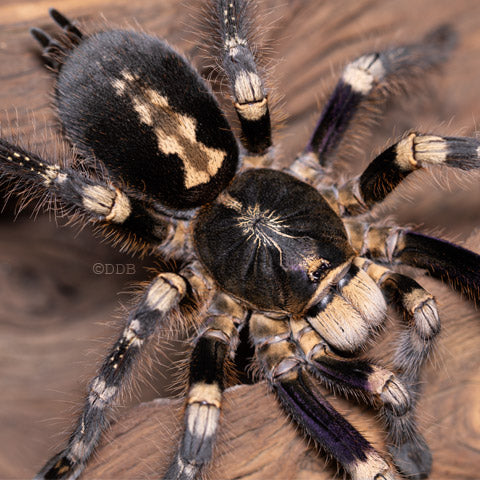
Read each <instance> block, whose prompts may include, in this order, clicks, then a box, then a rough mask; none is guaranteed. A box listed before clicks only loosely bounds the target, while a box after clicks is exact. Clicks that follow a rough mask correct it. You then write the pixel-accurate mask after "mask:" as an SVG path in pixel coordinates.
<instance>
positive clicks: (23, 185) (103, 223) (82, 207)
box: [0, 139, 174, 249]
mask: <svg viewBox="0 0 480 480" xmlns="http://www.w3.org/2000/svg"><path fill="white" fill-rule="evenodd" d="M0 174H1V176H2V177H3V178H5V179H7V180H9V181H10V191H11V192H12V193H13V192H15V191H17V192H18V193H19V195H22V196H27V197H29V196H30V195H31V196H34V197H37V198H39V199H41V198H42V195H43V196H44V197H48V196H49V195H51V196H53V197H54V198H55V199H57V200H60V202H61V203H62V204H63V205H64V207H66V209H67V210H66V211H67V213H68V214H69V215H75V214H77V215H80V217H83V218H85V219H86V220H90V221H93V222H94V223H95V225H97V226H99V227H100V228H102V227H104V228H106V229H107V231H106V232H105V233H106V234H107V236H108V235H109V234H110V235H112V234H113V235H116V234H118V235H120V237H121V239H125V243H124V248H126V249H129V248H130V247H132V248H138V249H141V248H143V247H144V246H145V247H146V246H147V245H148V246H150V247H156V246H158V245H160V244H162V242H164V241H165V240H166V239H167V238H169V237H171V236H172V235H173V231H172V229H174V227H173V226H172V224H171V223H170V222H169V221H168V220H167V218H166V217H164V216H162V215H160V214H156V213H155V212H154V211H153V209H152V208H151V207H149V206H148V205H147V204H145V203H144V202H143V201H142V200H140V199H137V198H133V197H132V196H130V195H127V194H126V193H125V192H124V191H123V190H121V189H120V188H118V187H117V186H114V185H112V184H111V183H110V182H109V181H107V180H102V179H98V178H91V177H88V176H86V175H85V174H84V173H82V172H79V171H76V170H74V169H72V168H68V167H62V166H61V165H59V164H57V163H52V162H50V161H47V160H45V159H43V158H41V157H40V156H38V155H36V154H34V153H31V152H27V151H26V150H24V149H22V148H20V147H18V146H16V145H13V144H10V143H8V142H6V141H5V140H2V139H0ZM25 192H26V193H25Z"/></svg>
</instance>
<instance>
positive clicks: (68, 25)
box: [48, 8, 83, 44]
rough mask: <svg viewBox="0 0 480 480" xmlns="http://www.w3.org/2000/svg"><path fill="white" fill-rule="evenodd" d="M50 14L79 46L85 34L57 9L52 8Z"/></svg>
mask: <svg viewBox="0 0 480 480" xmlns="http://www.w3.org/2000/svg"><path fill="white" fill-rule="evenodd" d="M48 13H49V14H50V16H51V17H52V20H53V21H54V22H55V23H56V24H57V25H58V26H59V27H61V28H62V29H63V31H64V32H65V33H66V34H67V35H68V37H69V38H70V40H72V41H73V42H74V43H75V44H78V43H79V42H80V40H81V39H82V37H83V33H82V32H81V31H80V30H79V29H78V28H77V27H76V26H75V25H74V24H73V23H72V22H71V21H70V20H69V19H68V18H67V17H65V15H63V14H62V13H60V12H59V11H58V10H57V9H55V8H50V9H49V10H48Z"/></svg>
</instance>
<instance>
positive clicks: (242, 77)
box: [214, 0, 272, 161]
mask: <svg viewBox="0 0 480 480" xmlns="http://www.w3.org/2000/svg"><path fill="white" fill-rule="evenodd" d="M248 7H249V2H248V1H247V0H216V1H215V2H214V9H215V10H214V13H215V15H216V23H217V25H216V29H217V36H218V37H219V38H218V39H217V43H218V44H219V45H218V50H219V51H218V57H219V58H220V62H221V65H220V66H221V68H222V69H223V71H224V72H225V74H226V76H227V77H228V80H229V82H230V85H231V89H232V94H233V98H234V105H235V110H236V112H237V115H238V119H239V121H240V125H241V129H242V134H241V141H242V144H243V146H244V147H245V148H246V149H247V151H248V152H249V154H251V156H252V157H253V159H252V161H255V160H254V159H255V157H256V156H257V157H262V156H263V155H264V154H265V153H266V151H267V149H268V148H269V147H270V146H271V145H272V134H271V125H270V113H269V110H268V99H267V92H266V89H265V86H264V83H263V81H262V79H261V77H260V75H259V73H258V69H257V66H256V63H255V57H254V54H253V52H252V48H251V46H250V45H249V41H248V36H249V16H248Z"/></svg>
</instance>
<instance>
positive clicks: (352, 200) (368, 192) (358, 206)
mask: <svg viewBox="0 0 480 480" xmlns="http://www.w3.org/2000/svg"><path fill="white" fill-rule="evenodd" d="M431 165H446V166H448V167H453V168H459V169H461V170H473V169H478V168H480V141H479V140H477V139H475V138H468V137H439V136H436V135H421V134H418V133H410V134H409V135H408V136H406V137H405V138H403V139H402V140H400V141H399V142H397V143H395V144H394V145H392V146H390V147H389V148H387V149H386V150H385V151H383V152H382V153H381V154H380V155H378V156H377V157H376V158H375V159H374V160H372V162H371V163H370V164H369V165H368V167H367V168H366V170H365V171H364V172H363V173H362V174H361V175H360V176H359V177H357V178H354V179H352V180H350V181H348V182H347V183H345V184H344V185H342V186H341V187H339V188H338V191H337V198H338V203H339V205H340V213H341V214H343V215H346V216H349V215H359V214H362V213H365V212H366V211H367V210H370V209H371V208H373V206H374V205H376V204H377V203H380V202H382V201H383V200H384V199H385V197H386V196H387V195H388V194H389V193H390V192H392V191H393V190H394V189H395V188H396V187H397V185H398V184H399V183H400V182H401V181H402V180H403V179H405V178H406V177H407V176H408V175H410V174H411V173H412V172H414V171H415V170H419V169H421V168H424V167H428V166H431Z"/></svg>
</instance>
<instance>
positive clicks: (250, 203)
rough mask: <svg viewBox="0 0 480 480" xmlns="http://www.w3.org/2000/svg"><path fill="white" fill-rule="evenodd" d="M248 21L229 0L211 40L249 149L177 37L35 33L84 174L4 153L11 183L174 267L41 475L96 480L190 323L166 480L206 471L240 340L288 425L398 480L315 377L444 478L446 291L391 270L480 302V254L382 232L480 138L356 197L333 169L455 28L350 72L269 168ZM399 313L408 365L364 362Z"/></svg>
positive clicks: (435, 146) (394, 166)
mask: <svg viewBox="0 0 480 480" xmlns="http://www.w3.org/2000/svg"><path fill="white" fill-rule="evenodd" d="M247 9H248V1H247V0H229V1H225V0H216V1H214V2H213V11H214V12H215V15H214V17H215V22H216V27H215V28H214V29H213V31H212V37H213V38H212V43H215V42H216V43H217V44H218V45H217V52H218V57H219V58H218V61H219V63H220V65H221V67H222V68H223V71H224V73H225V75H226V77H227V78H228V80H229V84H230V86H231V91H232V96H233V98H234V107H235V110H236V113H237V116H238V120H239V124H240V127H241V138H240V140H241V144H239V143H238V142H237V140H236V138H235V137H234V135H233V133H232V130H231V128H230V126H229V124H228V122H227V120H226V117H225V115H224V114H223V113H222V111H221V109H220V107H219V106H218V104H217V101H216V100H215V98H214V96H213V94H212V93H211V91H210V89H209V87H208V86H207V84H206V83H205V82H204V80H203V79H202V78H201V77H200V75H199V74H198V73H197V72H196V71H195V70H194V69H193V67H192V66H191V65H190V64H189V63H188V62H187V61H186V60H185V59H184V58H183V57H182V56H181V55H180V54H178V53H177V52H175V51H174V50H173V49H172V48H170V47H169V46H168V45H167V44H166V43H165V42H164V41H162V40H160V39H158V38H155V37H153V36H150V35H147V34H145V33H138V32H135V31H126V30H110V31H103V32H100V33H96V34H92V35H88V36H87V35H85V34H84V33H82V31H81V30H80V29H79V28H78V27H77V26H76V25H75V24H74V23H72V22H71V21H70V20H68V19H67V18H66V17H65V16H64V15H62V14H61V13H59V12H58V11H57V10H54V9H52V10H51V11H50V14H51V16H52V18H53V20H54V21H55V22H56V23H57V24H58V25H59V26H60V27H61V28H62V29H63V37H62V39H61V40H56V39H54V38H52V37H51V36H49V35H48V34H47V33H46V32H44V31H43V30H40V29H36V28H34V29H32V30H31V33H32V35H33V36H34V37H35V39H36V40H38V42H39V43H40V44H41V46H42V47H43V55H44V57H45V59H46V61H47V63H48V65H49V66H50V67H51V69H52V70H53V71H54V72H55V74H56V86H55V103H56V107H57V109H58V115H59V118H60V121H61V124H62V128H63V131H64V134H65V136H66V137H67V138H68V140H69V141H70V142H71V144H72V146H73V147H74V148H75V150H76V152H78V153H79V154H80V156H81V157H82V159H83V164H82V169H79V168H74V167H73V166H72V165H68V164H65V165H64V164H62V163H60V162H59V161H56V160H48V159H44V158H41V157H40V156H39V155H37V154H35V153H32V152H29V151H26V150H25V149H24V148H22V147H21V146H19V145H14V144H12V143H10V142H9V141H6V140H0V168H1V172H2V176H3V177H5V178H8V179H9V180H11V181H12V182H13V184H14V187H17V188H23V187H25V186H27V187H33V188H34V189H35V192H37V194H38V195H43V194H50V195H53V196H54V197H55V198H56V199H58V200H59V201H60V202H62V203H63V204H64V205H65V206H66V208H67V211H68V213H69V214H72V215H77V216H79V217H81V218H83V219H85V220H86V221H91V222H93V223H94V225H96V226H98V227H99V229H100V231H101V232H102V233H105V234H107V235H111V234H114V235H117V236H119V238H120V239H122V241H123V242H124V245H127V246H129V247H131V248H132V249H134V250H135V249H136V250H144V251H148V252H150V253H151V254H153V255H158V256H160V257H164V258H168V259H172V260H174V262H171V263H168V262H167V263H166V265H175V267H173V266H172V269H171V271H158V272H157V274H156V276H155V278H154V279H153V280H152V281H151V282H150V284H149V285H148V286H147V287H146V288H145V290H144V293H143V294H142V296H141V298H140V300H139V302H138V304H137V306H136V307H135V308H134V309H133V310H132V311H131V313H130V314H129V316H128V318H127V320H126V324H125V328H124V330H123V332H122V334H121V335H120V337H119V338H118V340H117V341H116V342H115V344H114V345H113V347H112V348H111V350H110V351H109V352H108V353H107V355H106V357H105V360H104V362H103V364H102V365H101V366H100V369H99V371H98V374H97V376H96V377H95V378H94V379H93V380H92V381H91V383H90V385H89V391H88V395H87V397H86V399H85V404H84V408H83V412H82V413H81V415H80V416H79V418H78V420H77V423H76V426H75V428H74V430H73V432H72V433H71V435H70V438H69V440H68V444H67V445H66V447H65V449H64V450H62V451H61V452H60V453H58V454H57V455H55V456H54V457H53V458H52V459H50V460H49V461H48V462H47V463H46V464H45V466H44V467H43V468H42V469H41V471H40V472H39V473H38V475H37V476H36V477H35V478H36V479H67V478H68V479H74V478H77V477H78V476H79V475H80V474H81V472H82V470H83V468H84V467H85V465H86V463H87V462H88V459H89V458H90V456H91V455H92V453H93V451H94V449H95V447H96V445H97V443H98V441H99V438H100V436H101V433H102V430H103V429H104V428H105V427H106V423H107V421H106V415H107V413H108V410H109V409H111V407H112V406H113V405H114V404H115V401H116V400H117V399H118V397H119V396H120V395H121V394H122V393H123V392H124V390H125V388H126V387H127V386H128V380H129V378H130V377H131V376H132V371H133V369H134V367H135V366H136V365H137V364H138V363H139V362H140V359H141V355H142V352H143V351H144V350H145V348H146V346H147V345H148V343H149V340H150V339H151V338H152V336H153V335H154V333H155V332H156V331H158V329H161V328H166V327H168V325H169V323H170V322H172V321H175V320H177V319H178V318H179V317H182V318H183V317H185V316H189V317H191V318H192V321H194V322H195V327H196V328H197V329H198V332H199V334H198V336H197V338H196V340H195V342H194V346H193V351H192V354H191V358H190V369H189V386H188V394H187V398H186V409H185V420H184V422H185V423H184V426H185V428H184V433H183V437H182V439H181V443H180V445H179V448H178V451H177V454H176V456H175V458H174V459H173V460H172V462H171V464H170V467H169V469H168V471H167V472H166V473H165V476H164V478H166V479H183V480H187V479H193V478H196V477H197V476H199V475H200V474H201V471H202V468H203V467H204V466H205V465H206V464H208V462H209V460H210V459H211V456H212V451H213V446H214V441H215V436H216V431H217V428H218V424H219V421H220V409H221V402H222V391H223V389H224V387H225V384H226V379H225V376H226V364H227V363H228V361H229V359H231V358H232V357H233V356H234V354H235V351H236V349H237V346H238V344H239V332H240V331H241V330H242V329H248V331H249V336H250V337H249V338H250V342H251V344H252V345H253V347H254V349H255V359H254V361H255V363H256V367H257V369H258V371H259V375H260V376H261V377H262V378H264V379H266V380H267V382H268V383H269V384H270V386H271V387H272V389H273V390H274V392H275V393H276V395H277V397H278V399H279V401H280V403H281V405H282V406H283V407H284V409H285V410H286V412H288V413H289V414H290V416H291V417H292V418H293V419H294V421H295V422H296V423H297V424H298V425H299V426H300V427H301V428H302V429H303V431H304V432H305V434H306V435H307V436H308V437H309V438H311V439H313V440H314V441H315V443H316V444H317V445H318V446H319V448H321V449H323V450H325V451H326V452H327V453H328V454H329V455H331V456H332V457H333V458H334V459H336V460H337V461H338V462H339V464H340V465H341V466H342V467H343V468H344V469H345V470H346V471H347V472H348V473H349V474H350V476H351V477H352V478H353V479H358V480H366V479H372V480H373V479H376V480H379V479H384V480H385V479H393V478H398V477H397V473H396V470H395V467H393V466H392V465H391V464H390V463H389V460H388V459H384V458H382V456H381V455H380V454H379V453H377V452H376V451H375V449H374V448H373V447H372V446H371V445H370V443H369V442H368V441H367V440H366V439H365V438H364V437H363V436H362V435H361V434H360V433H359V432H358V431H357V430H356V429H355V428H354V427H353V426H352V425H350V423H348V422H347V421H346V420H345V418H343V417H342V416H341V415H340V414H339V413H337V412H336V411H335V410H334V409H333V407H332V406H331V405H330V404H329V403H328V402H327V401H326V399H325V398H324V397H323V396H322V394H321V392H320V390H319V388H318V382H321V383H323V384H325V385H326V386H327V387H329V388H332V389H335V390H336V391H339V392H342V393H345V394H347V395H348V394H352V393H353V394H356V395H357V396H358V397H359V398H361V399H364V400H365V401H366V402H371V403H372V404H374V405H375V406H377V407H378V408H379V411H380V415H381V417H382V419H383V420H384V423H385V428H386V435H387V440H388V442H389V444H390V448H389V450H390V454H391V457H392V460H393V463H394V464H395V466H396V468H397V469H398V471H400V472H401V474H403V475H404V476H405V477H408V478H425V477H426V476H428V474H429V472H430V468H431V455H430V452H429V449H428V446H427V445H426V443H425V441H424V439H423V437H422V435H421V434H420V432H419V430H418V427H417V424H416V419H415V403H416V398H417V396H416V393H417V390H418V381H419V375H420V371H421V367H422V365H423V364H424V363H425V361H426V359H427V358H428V356H429V353H430V352H431V351H432V348H433V346H434V342H435V337H436V335H437V334H438V332H439V330H440V320H439V316H438V313H437V308H436V304H435V300H434V298H433V296H432V295H431V294H429V293H428V292H427V291H426V290H424V289H423V288H422V287H421V286H420V285H419V284H418V283H417V282H416V281H414V280H413V279H411V278H410V277H408V276H405V275H402V274H399V273H396V272H394V271H392V270H391V269H390V267H391V266H392V265H396V264H405V265H410V266H414V267H419V268H422V269H424V270H426V271H427V272H429V273H430V274H431V275H433V276H435V277H438V278H440V279H442V280H445V281H448V282H450V284H451V285H452V286H453V287H454V288H456V289H457V290H459V291H461V292H463V293H465V294H467V295H469V296H470V297H471V298H472V299H474V300H478V299H479V297H480V294H479V287H480V274H479V271H480V270H479V269H480V256H479V255H476V254H475V253H473V252H470V251H468V250H466V249H464V248H462V247H459V246H457V245H454V244H451V243H448V242H445V241H442V240H439V239H436V238H431V237H427V236H425V235H422V234H419V233H415V232H413V231H409V230H407V229H403V228H401V227H399V226H396V225H393V226H385V225H384V224H378V223H375V222H371V221H370V219H369V218H368V214H369V212H370V211H371V209H372V208H373V207H374V206H375V205H377V204H378V203H380V202H382V201H383V200H384V199H385V197H386V196H387V195H388V194H389V193H390V192H392V190H394V189H395V187H396V186H397V185H398V184H399V183H400V182H401V181H402V180H403V179H404V178H405V177H407V176H408V175H409V174H410V173H411V172H413V171H415V170H417V169H421V168H423V167H425V166H428V165H446V166H449V167H454V168H459V169H463V170H470V169H475V168H479V167H480V142H479V141H477V140H476V139H473V138H461V137H441V136H437V135H425V134H420V133H417V132H410V133H408V134H406V135H405V136H404V137H403V138H401V139H400V140H399V141H397V142H396V143H395V144H393V145H392V146H390V147H389V148H387V149H386V150H385V151H383V152H382V153H381V154H380V155H378V156H377V157H376V158H374V159H373V160H372V162H371V163H370V165H369V166H368V167H367V169H366V170H365V171H364V172H363V173H362V174H361V175H360V176H358V177H356V178H353V179H351V180H349V181H347V182H346V183H342V184H336V183H334V182H333V180H332V178H333V175H332V168H331V163H332V161H331V160H332V154H333V153H334V152H335V150H336V147H337V146H338V144H339V142H340V140H341V139H342V137H343V135H344V133H345V132H346V130H347V128H348V126H349V124H350V122H351V120H352V118H353V117H354V115H355V113H356V112H357V111H358V110H359V109H360V108H361V106H362V104H363V103H364V101H366V100H367V99H368V98H369V97H370V96H371V95H372V93H374V92H375V91H378V89H381V88H383V87H385V86H387V85H388V84H389V83H390V82H392V80H394V79H396V78H398V77H400V76H404V75H408V74H411V73H412V72H416V73H417V74H418V73H420V74H422V73H423V72H424V71H426V70H428V69H430V68H432V67H435V66H436V65H438V64H439V63H441V62H443V61H444V60H445V59H446V57H447V54H448V52H449V50H450V48H451V46H452V44H453V42H454V35H453V33H452V32H451V30H450V29H449V28H448V27H441V28H439V29H437V30H436V31H434V32H432V33H430V34H429V35H427V36H426V37H425V38H424V39H423V41H421V42H420V43H418V44H410V45H406V46H402V47H399V48H394V49H390V50H386V51H383V52H380V53H371V54H367V55H363V56H361V57H359V58H357V59H356V60H354V61H353V62H351V63H350V64H348V65H347V66H346V68H345V70H344V72H343V74H342V76H341V78H340V80H339V81H338V83H337V86H336V88H335V89H334V91H333V93H332V95H331V97H330V99H329V100H328V102H327V104H326V106H325V107H324V109H323V112H322V114H321V116H320V119H319V121H318V123H317V125H316V127H315V130H314V132H313V134H312V136H311V139H310V140H309V142H308V144H307V146H306V147H305V149H304V151H303V152H301V153H300V154H299V155H298V157H297V158H296V159H295V160H294V161H292V162H291V164H290V165H289V166H288V167H287V168H285V169H283V171H282V170H279V169H274V168H268V166H269V165H270V163H271V161H272V158H271V157H272V155H273V150H272V148H271V147H272V135H271V131H272V128H271V123H270V114H269V106H268V95H267V91H266V88H265V85H264V82H263V80H262V78H261V76H260V74H259V69H258V68H257V66H256V62H255V58H254V55H253V53H252V48H251V45H250V41H249V35H248V21H247V17H248V11H247ZM386 301H388V302H390V303H392V304H393V305H394V306H395V307H396V308H397V309H398V310H399V311H400V312H401V314H402V315H403V317H404V330H403V333H402V335H401V337H400V338H399V339H398V341H397V344H396V351H395V352H394V356H393V371H390V370H388V369H386V368H384V367H382V366H380V365H378V364H375V363H374V362H373V361H370V360H368V359H366V358H365V357H364V356H362V357H361V358H359V354H360V353H361V351H362V349H364V347H365V346H366V345H367V344H368V342H369V340H370V339H371V337H372V336H373V334H374V333H375V331H376V330H378V329H379V328H380V327H381V325H382V323H383V322H384V319H385V315H386Z"/></svg>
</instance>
